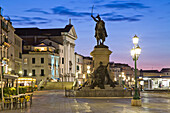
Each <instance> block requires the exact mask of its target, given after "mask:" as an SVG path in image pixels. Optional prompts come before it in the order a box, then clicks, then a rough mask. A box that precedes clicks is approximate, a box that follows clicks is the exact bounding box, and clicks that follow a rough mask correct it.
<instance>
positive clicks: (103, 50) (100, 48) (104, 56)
mask: <svg viewBox="0 0 170 113" xmlns="http://www.w3.org/2000/svg"><path fill="white" fill-rule="evenodd" d="M111 53H112V51H110V50H109V48H108V46H105V45H97V46H95V47H94V50H93V51H92V52H91V53H90V55H91V56H93V61H94V70H96V69H97V68H98V67H99V66H100V62H102V63H103V65H105V66H106V65H107V64H108V63H109V56H110V54H111Z"/></svg>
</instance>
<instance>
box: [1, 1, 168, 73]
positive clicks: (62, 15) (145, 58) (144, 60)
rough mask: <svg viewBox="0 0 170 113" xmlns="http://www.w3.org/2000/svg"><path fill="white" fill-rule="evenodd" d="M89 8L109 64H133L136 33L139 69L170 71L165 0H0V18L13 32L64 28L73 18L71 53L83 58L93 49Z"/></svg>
mask: <svg viewBox="0 0 170 113" xmlns="http://www.w3.org/2000/svg"><path fill="white" fill-rule="evenodd" d="M93 5H94V9H93V13H94V14H93V15H94V16H97V14H100V16H101V18H102V19H103V20H104V21H105V25H106V30H107V33H108V37H107V38H106V41H105V44H106V45H107V46H109V49H110V50H111V51H112V54H111V56H110V61H113V62H115V63H126V64H129V65H130V66H132V67H133V66H134V62H133V60H132V58H131V56H130V50H131V49H132V47H133V43H132V37H133V36H134V35H135V34H136V35H137V36H138V37H139V38H140V41H139V46H140V47H141V48H142V53H141V55H140V57H139V60H138V68H139V69H158V70H161V68H165V67H167V68H170V1H169V0H0V6H1V7H2V8H3V12H2V13H3V16H9V17H10V18H11V21H12V22H13V26H14V27H15V28H25V27H39V28H64V27H65V25H67V24H68V22H69V19H71V20H72V24H73V25H74V27H75V30H76V33H77V36H78V39H77V40H76V41H75V43H76V46H75V51H76V52H77V53H79V54H82V55H84V56H90V52H91V51H92V50H93V48H94V46H95V45H96V40H95V37H94V34H95V30H94V29H95V22H94V21H93V19H92V18H91V16H90V15H91V10H92V6H93Z"/></svg>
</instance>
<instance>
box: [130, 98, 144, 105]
mask: <svg viewBox="0 0 170 113" xmlns="http://www.w3.org/2000/svg"><path fill="white" fill-rule="evenodd" d="M131 105H132V106H141V105H142V101H141V99H132V100H131Z"/></svg>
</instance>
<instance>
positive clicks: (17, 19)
mask: <svg viewBox="0 0 170 113" xmlns="http://www.w3.org/2000/svg"><path fill="white" fill-rule="evenodd" d="M13 17H14V18H13V19H11V21H12V22H13V23H14V24H17V25H37V24H47V23H49V22H50V20H49V19H46V18H42V17H23V16H13Z"/></svg>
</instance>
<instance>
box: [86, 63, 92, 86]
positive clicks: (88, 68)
mask: <svg viewBox="0 0 170 113" xmlns="http://www.w3.org/2000/svg"><path fill="white" fill-rule="evenodd" d="M89 74H90V66H89V65H88V66H87V77H88V83H89V85H91V83H90V76H89Z"/></svg>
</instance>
